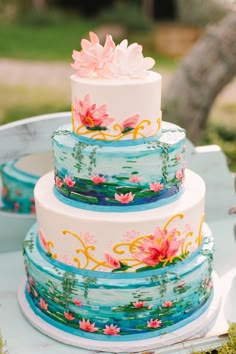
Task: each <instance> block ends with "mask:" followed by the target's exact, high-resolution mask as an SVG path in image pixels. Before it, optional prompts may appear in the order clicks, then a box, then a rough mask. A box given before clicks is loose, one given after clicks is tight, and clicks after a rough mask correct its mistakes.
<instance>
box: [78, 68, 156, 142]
mask: <svg viewBox="0 0 236 354" xmlns="http://www.w3.org/2000/svg"><path fill="white" fill-rule="evenodd" d="M71 81H72V126H73V131H74V132H75V133H76V134H78V135H80V136H85V137H88V138H92V139H98V140H108V141H111V140H112V141H118V140H136V139H139V138H144V137H148V136H155V135H157V134H160V133H161V76H160V75H159V74H157V73H155V72H149V73H148V74H147V75H146V77H145V79H120V80H119V79H111V80H108V79H104V80H99V79H88V78H79V77H77V76H75V75H72V76H71Z"/></svg>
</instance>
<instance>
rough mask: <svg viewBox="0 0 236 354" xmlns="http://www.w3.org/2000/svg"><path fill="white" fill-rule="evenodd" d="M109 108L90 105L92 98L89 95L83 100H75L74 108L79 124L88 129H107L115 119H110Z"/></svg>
mask: <svg viewBox="0 0 236 354" xmlns="http://www.w3.org/2000/svg"><path fill="white" fill-rule="evenodd" d="M106 110H107V106H106V105H105V104H103V105H102V106H100V107H98V108H97V106H96V104H92V105H91V104H90V96H89V94H87V95H86V96H85V97H84V99H83V100H78V99H77V98H75V104H74V106H73V113H74V117H75V119H76V120H77V122H78V123H79V124H82V125H84V126H85V127H87V128H90V129H91V128H96V127H103V128H106V127H107V126H108V125H109V124H111V123H112V122H113V121H114V119H113V118H111V117H109V115H108V113H107V111H106Z"/></svg>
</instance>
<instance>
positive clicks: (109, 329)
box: [103, 324, 120, 336]
mask: <svg viewBox="0 0 236 354" xmlns="http://www.w3.org/2000/svg"><path fill="white" fill-rule="evenodd" d="M119 332H120V328H118V327H117V326H114V325H113V324H111V325H110V326H107V325H106V326H105V328H104V330H103V333H104V334H108V335H110V336H117V335H118V333H119Z"/></svg>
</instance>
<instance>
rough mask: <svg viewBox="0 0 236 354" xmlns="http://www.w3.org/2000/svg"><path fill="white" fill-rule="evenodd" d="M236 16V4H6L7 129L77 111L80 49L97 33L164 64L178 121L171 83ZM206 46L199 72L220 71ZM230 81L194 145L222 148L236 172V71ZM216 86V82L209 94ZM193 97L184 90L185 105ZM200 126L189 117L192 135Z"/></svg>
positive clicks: (3, 93) (62, 0) (22, 0)
mask: <svg viewBox="0 0 236 354" xmlns="http://www.w3.org/2000/svg"><path fill="white" fill-rule="evenodd" d="M235 11H236V1H234V0H207V1H205V0H132V1H121V0H86V1H84V0H81V1H79V0H0V124H5V123H9V122H11V121H14V120H18V119H22V118H27V117H30V116H34V115H38V114H43V113H51V112H59V111H68V110H70V94H71V89H70V80H69V76H70V74H71V73H72V69H71V68H70V63H71V62H72V59H71V54H72V50H73V49H76V50H80V41H81V39H82V38H84V37H86V38H87V37H88V32H89V31H91V30H92V31H94V32H96V33H97V34H98V35H99V37H100V39H101V41H103V39H104V37H105V34H106V33H109V34H112V35H113V38H114V40H115V42H116V43H119V42H120V41H121V40H122V39H124V38H128V39H129V42H130V43H132V42H135V41H137V42H138V43H140V44H142V45H143V48H144V55H145V56H152V57H153V58H154V59H155V60H156V66H155V70H157V71H158V72H159V73H161V74H162V76H163V90H162V97H163V119H164V120H171V121H173V122H175V121H176V117H175V110H172V111H171V115H170V114H167V112H168V109H166V107H165V98H168V97H169V95H170V94H171V90H172V87H173V85H172V81H171V80H173V78H174V77H175V76H174V75H175V73H176V71H177V70H179V68H180V66H181V63H183V61H184V60H185V58H186V56H187V55H191V52H192V50H193V48H194V46H196V45H197V44H198V43H199V42H198V41H201V40H203V39H204V36H205V34H206V33H207V31H209V29H210V30H212V29H213V31H214V28H217V27H218V26H220V24H221V22H222V20H224V19H225V18H226V17H227V16H230V14H232V13H235V16H236V12H235ZM231 32H232V31H231ZM234 34H235V37H234V38H235V39H236V30H235V33H234ZM205 45H206V51H205V55H204V56H202V57H201V58H199V57H196V58H195V60H192V64H191V65H193V68H194V67H197V66H198V65H199V63H201V61H202V62H204V63H206V65H208V67H209V68H211V66H212V67H213V66H214V63H213V62H211V56H210V55H208V54H209V53H208V50H207V43H205ZM209 50H210V48H209ZM193 59H194V58H193ZM222 60H223V59H222ZM235 61H236V59H235ZM235 67H236V65H235ZM228 81H229V82H227V85H225V84H224V85H223V86H224V87H222V88H221V90H220V93H219V94H218V96H217V97H216V99H215V98H214V100H213V102H211V103H212V104H211V103H210V107H208V108H209V109H207V110H206V111H207V114H206V117H203V118H202V122H201V123H200V124H199V129H198V130H196V134H193V133H192V135H191V136H190V138H191V140H194V143H196V144H197V145H203V144H218V145H220V146H221V147H222V149H223V150H224V151H225V153H226V155H227V158H228V163H229V166H230V169H231V170H232V171H236V80H235V71H234V70H232V71H231V76H230V80H228ZM213 86H214V83H212V82H211V83H210V82H209V90H212V87H213ZM186 90H188V87H186V86H185V85H184V83H183V85H182V86H181V91H179V97H180V98H181V97H183V96H184V95H185V94H186V92H187V91H186ZM195 91H196V96H197V95H198V88H196V89H195ZM186 114H187V115H188V112H186ZM167 118H168V119H167ZM200 118H201V117H200ZM194 119H197V117H194V115H192V114H191V112H189V118H188V122H185V123H186V124H184V125H185V128H186V129H187V130H188V129H190V127H191V123H192V122H193V121H194ZM189 131H190V130H189Z"/></svg>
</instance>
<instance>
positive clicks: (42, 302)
mask: <svg viewBox="0 0 236 354" xmlns="http://www.w3.org/2000/svg"><path fill="white" fill-rule="evenodd" d="M39 306H40V307H41V309H42V310H45V311H47V309H48V304H47V303H46V301H45V300H44V299H42V298H41V299H40V301H39Z"/></svg>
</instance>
